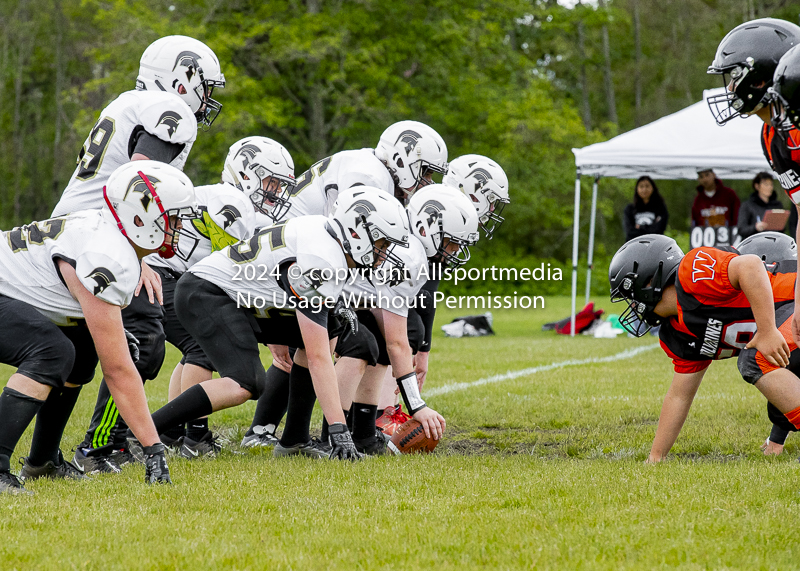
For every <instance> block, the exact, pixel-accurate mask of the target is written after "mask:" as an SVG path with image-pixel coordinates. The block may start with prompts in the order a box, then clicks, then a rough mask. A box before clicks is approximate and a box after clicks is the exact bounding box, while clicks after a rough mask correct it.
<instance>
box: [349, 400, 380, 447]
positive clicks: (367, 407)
mask: <svg viewBox="0 0 800 571" xmlns="http://www.w3.org/2000/svg"><path fill="white" fill-rule="evenodd" d="M352 418H353V440H365V439H367V438H370V437H372V436H375V421H376V420H378V405H376V404H364V403H361V402H354V403H353V408H352Z"/></svg>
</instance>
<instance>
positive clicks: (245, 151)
mask: <svg viewBox="0 0 800 571" xmlns="http://www.w3.org/2000/svg"><path fill="white" fill-rule="evenodd" d="M260 152H261V149H259V148H258V147H257V146H255V145H254V144H253V143H245V144H244V145H242V148H241V149H239V150H238V151H237V152H236V156H235V157H234V158H239V156H241V157H242V159H243V160H244V167H245V168H247V166H248V165H249V164H250V161H252V160H253V159H255V158H256V154H257V153H260Z"/></svg>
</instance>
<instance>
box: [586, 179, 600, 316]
mask: <svg viewBox="0 0 800 571" xmlns="http://www.w3.org/2000/svg"><path fill="white" fill-rule="evenodd" d="M599 180H600V177H599V176H596V177H595V178H594V184H593V185H592V217H591V219H590V222H589V260H588V262H589V269H587V270H586V301H585V302H584V303H589V292H590V291H591V289H592V270H593V269H594V221H595V218H596V217H597V182H598V181H599Z"/></svg>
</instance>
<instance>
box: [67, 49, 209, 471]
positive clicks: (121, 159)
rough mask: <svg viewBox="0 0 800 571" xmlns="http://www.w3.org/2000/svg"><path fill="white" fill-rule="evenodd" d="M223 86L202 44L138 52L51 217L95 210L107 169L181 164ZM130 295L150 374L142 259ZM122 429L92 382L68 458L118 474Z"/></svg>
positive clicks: (156, 349) (151, 338)
mask: <svg viewBox="0 0 800 571" xmlns="http://www.w3.org/2000/svg"><path fill="white" fill-rule="evenodd" d="M224 86H225V78H224V76H223V74H222V72H221V70H220V65H219V60H218V59H217V56H216V55H215V54H214V52H213V51H212V50H211V49H210V48H209V47H208V46H207V45H205V44H204V43H203V42H200V41H198V40H196V39H194V38H190V37H187V36H166V37H163V38H160V39H158V40H156V41H155V42H153V43H152V44H150V45H149V46H148V47H147V49H146V50H145V51H144V53H143V54H142V57H141V59H140V62H139V73H138V76H137V78H136V89H135V90H131V91H126V92H124V93H122V94H120V95H119V97H117V98H116V99H115V100H114V101H112V102H111V103H109V104H108V106H107V107H106V108H105V109H103V111H102V112H101V113H100V116H99V118H98V119H97V122H96V123H95V125H94V127H93V128H92V130H91V132H90V133H89V135H88V137H86V142H85V143H84V144H83V148H82V149H81V151H80V154H79V156H78V165H77V167H76V169H75V171H74V172H73V174H72V177H71V178H70V180H69V183H68V185H67V187H66V189H65V190H64V193H63V195H62V196H61V199H60V200H59V202H58V204H57V205H56V207H55V208H54V210H53V213H52V216H63V215H65V214H68V213H71V212H77V211H79V210H84V209H97V210H99V209H101V208H103V186H104V185H105V184H106V181H107V180H108V177H109V176H110V175H111V173H112V172H114V170H115V169H116V168H117V167H119V166H121V165H123V164H125V163H128V162H130V161H137V160H142V159H150V160H155V161H160V162H163V163H167V164H170V165H171V166H173V167H176V168H178V169H181V170H183V167H184V165H185V164H186V159H187V157H188V155H189V152H190V150H191V148H192V145H193V144H194V141H195V139H196V137H197V130H198V125H202V126H203V127H204V128H208V127H209V126H210V125H211V124H212V123H213V122H214V120H215V118H216V117H217V115H218V113H219V111H220V109H221V107H222V106H221V105H220V104H219V103H218V102H217V101H215V100H214V99H213V98H212V95H213V93H214V90H215V89H217V88H222V87H224ZM141 274H142V275H141V279H140V284H139V287H138V288H137V290H136V295H135V296H134V298H133V299H132V300H131V301H130V305H128V306H127V307H126V308H125V309H124V310H123V312H122V319H123V324H124V326H125V329H126V330H128V331H129V332H131V333H132V334H133V335H135V336H136V338H137V339H139V341H140V342H141V345H140V359H139V360H138V361H137V362H136V369H137V370H138V371H139V374H140V376H141V377H142V380H143V381H146V380H149V379H155V378H156V376H157V375H158V372H159V370H160V368H161V364H162V363H163V361H164V339H165V333H164V328H163V325H162V322H161V320H162V307H161V303H162V302H163V298H162V293H161V291H162V290H161V278H160V276H159V274H158V273H156V272H155V271H153V269H152V268H150V267H149V266H148V265H147V263H143V264H142V272H141ZM126 431H127V427H126V426H125V425H124V423H122V422H121V420H120V419H119V411H118V409H117V406H116V405H115V404H114V399H113V398H111V395H110V394H109V391H108V387H107V385H106V383H101V384H100V389H99V391H98V396H97V401H96V404H95V409H94V413H93V415H92V419H91V421H90V424H89V428H88V430H87V432H86V436H85V438H84V441H83V443H82V444H81V445H80V446H79V449H78V450H76V454H75V462H78V463H80V465H85V466H86V468H87V471H104V472H118V471H119V466H120V465H122V464H125V463H127V462H130V461H131V460H132V457H131V456H130V454H128V453H127V452H126V451H125V450H124V449H122V450H121V448H124V443H125V438H124V435H125V433H126Z"/></svg>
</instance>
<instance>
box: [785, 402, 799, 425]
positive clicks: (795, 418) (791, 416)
mask: <svg viewBox="0 0 800 571" xmlns="http://www.w3.org/2000/svg"><path fill="white" fill-rule="evenodd" d="M784 416H786V418H787V419H788V420H789V422H791V423H792V425H793V426H794V427H795V428H797V429H800V406H798V407H797V408H795V409H792V410H790V411H789V412H787V413H785V414H784Z"/></svg>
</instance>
